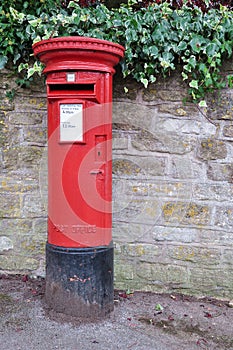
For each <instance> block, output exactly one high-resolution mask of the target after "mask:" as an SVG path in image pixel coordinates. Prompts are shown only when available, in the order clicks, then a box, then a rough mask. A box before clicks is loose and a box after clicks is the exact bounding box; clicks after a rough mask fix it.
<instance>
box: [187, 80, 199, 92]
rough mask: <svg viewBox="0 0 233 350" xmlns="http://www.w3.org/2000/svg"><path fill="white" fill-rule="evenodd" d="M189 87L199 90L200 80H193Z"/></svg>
mask: <svg viewBox="0 0 233 350" xmlns="http://www.w3.org/2000/svg"><path fill="white" fill-rule="evenodd" d="M189 86H190V87H191V88H194V89H197V90H198V80H191V81H190V83H189Z"/></svg>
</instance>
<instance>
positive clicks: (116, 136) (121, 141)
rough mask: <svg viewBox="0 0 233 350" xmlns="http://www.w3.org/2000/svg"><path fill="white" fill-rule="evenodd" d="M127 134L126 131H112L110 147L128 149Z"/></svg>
mask: <svg viewBox="0 0 233 350" xmlns="http://www.w3.org/2000/svg"><path fill="white" fill-rule="evenodd" d="M128 143H129V142H128V135H127V134H126V133H122V132H117V131H113V133H112V149H113V153H114V151H115V150H127V149H128Z"/></svg>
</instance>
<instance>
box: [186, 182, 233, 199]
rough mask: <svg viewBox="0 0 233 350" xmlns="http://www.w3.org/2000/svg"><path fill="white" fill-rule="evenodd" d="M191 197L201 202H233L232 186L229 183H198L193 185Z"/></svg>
mask: <svg viewBox="0 0 233 350" xmlns="http://www.w3.org/2000/svg"><path fill="white" fill-rule="evenodd" d="M193 197H194V198H195V199H201V200H206V201H209V200H212V201H213V200H214V201H216V202H221V201H228V202H232V201H233V184H231V183H225V182H222V183H219V184H208V183H198V184H194V185H193Z"/></svg>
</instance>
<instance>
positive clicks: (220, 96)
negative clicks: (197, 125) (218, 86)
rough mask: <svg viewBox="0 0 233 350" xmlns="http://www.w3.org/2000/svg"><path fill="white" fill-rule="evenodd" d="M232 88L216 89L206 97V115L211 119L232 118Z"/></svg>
mask: <svg viewBox="0 0 233 350" xmlns="http://www.w3.org/2000/svg"><path fill="white" fill-rule="evenodd" d="M232 101H233V90H232V89H225V90H217V91H216V92H213V93H212V94H211V95H210V96H209V98H208V99H207V105H208V109H207V117H208V118H209V119H212V120H233V102H232Z"/></svg>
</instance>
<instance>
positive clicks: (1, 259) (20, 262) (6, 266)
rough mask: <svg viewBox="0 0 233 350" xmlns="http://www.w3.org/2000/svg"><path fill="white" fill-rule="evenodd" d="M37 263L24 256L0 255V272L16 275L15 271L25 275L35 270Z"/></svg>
mask: <svg viewBox="0 0 233 350" xmlns="http://www.w3.org/2000/svg"><path fill="white" fill-rule="evenodd" d="M38 267H39V263H38V261H37V260H36V259H34V258H28V257H25V256H24V255H16V254H13V255H0V270H2V271H9V272H11V273H16V272H17V271H18V272H19V271H20V272H21V273H25V272H27V271H33V270H36V269H37V268H38Z"/></svg>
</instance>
